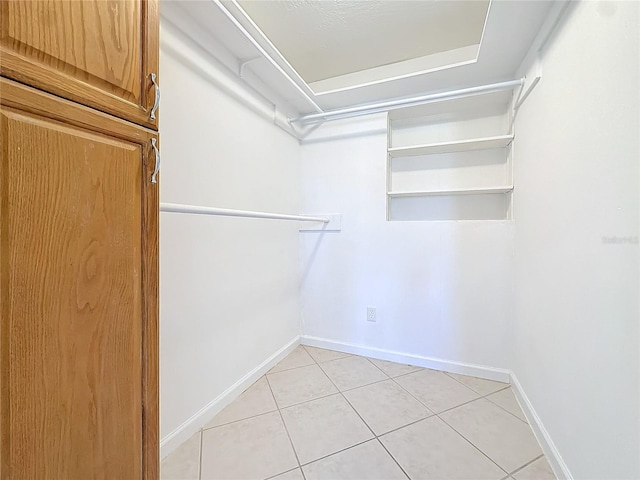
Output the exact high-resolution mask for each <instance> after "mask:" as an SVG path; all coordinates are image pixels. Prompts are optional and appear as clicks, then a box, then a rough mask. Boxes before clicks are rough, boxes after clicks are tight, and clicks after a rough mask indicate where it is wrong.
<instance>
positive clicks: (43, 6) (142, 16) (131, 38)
mask: <svg viewBox="0 0 640 480" xmlns="http://www.w3.org/2000/svg"><path fill="white" fill-rule="evenodd" d="M158 31H159V30H158V2H157V0H144V1H141V0H109V1H103V0H83V1H77V0H2V2H1V3H0V71H1V74H2V76H4V77H8V78H12V79H14V80H17V81H19V82H21V83H25V84H27V85H32V86H34V87H36V88H39V89H41V90H44V91H47V92H50V93H53V94H55V95H58V96H61V97H63V98H67V99H70V100H72V101H74V102H78V103H81V104H83V105H87V106H90V107H93V108H96V109H98V110H101V111H103V112H107V113H111V114H113V115H115V116H118V117H120V118H124V119H127V120H130V121H132V122H135V123H138V124H140V125H145V126H147V127H150V128H155V129H157V125H158V123H157V120H152V119H150V111H151V109H152V108H153V105H154V103H155V97H156V91H155V86H154V85H153V84H152V82H151V74H152V73H155V74H156V75H157V74H158Z"/></svg>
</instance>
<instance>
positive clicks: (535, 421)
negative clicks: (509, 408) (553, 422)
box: [511, 372, 573, 480]
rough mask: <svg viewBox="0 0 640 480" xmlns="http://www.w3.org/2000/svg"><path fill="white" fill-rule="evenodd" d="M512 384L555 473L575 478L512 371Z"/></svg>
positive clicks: (562, 477) (563, 478)
mask: <svg viewBox="0 0 640 480" xmlns="http://www.w3.org/2000/svg"><path fill="white" fill-rule="evenodd" d="M511 386H512V388H513V393H514V394H515V396H516V399H517V400H518V403H519V404H520V408H521V409H522V411H523V413H524V415H525V417H527V421H528V422H529V425H530V426H531V429H532V430H533V434H534V435H535V436H536V439H537V440H538V443H539V444H540V447H542V451H543V452H544V454H545V456H546V457H547V461H548V462H549V465H551V468H552V469H553V473H555V475H556V477H557V478H558V479H559V480H573V476H572V475H571V472H570V471H569V468H568V467H567V464H566V463H564V460H563V459H562V456H561V455H560V452H559V451H558V449H557V448H556V446H555V444H554V443H553V440H551V436H550V435H549V432H547V429H546V428H544V425H543V424H542V420H540V417H539V416H538V414H537V413H536V411H535V409H534V408H533V405H531V402H530V401H529V398H528V397H527V394H526V393H524V390H523V389H522V385H520V382H519V381H518V378H517V377H516V375H515V374H514V373H513V372H511Z"/></svg>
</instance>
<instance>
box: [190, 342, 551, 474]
mask: <svg viewBox="0 0 640 480" xmlns="http://www.w3.org/2000/svg"><path fill="white" fill-rule="evenodd" d="M300 346H301V347H302V348H303V350H304V351H305V352H306V353H307V355H308V356H309V357H310V358H311V360H313V362H314V363H312V364H308V365H300V366H297V367H292V368H288V369H284V370H280V371H277V372H273V373H270V372H267V373H266V374H264V378H265V380H266V381H267V385H268V387H269V391H270V393H271V396H272V398H273V400H274V403H275V406H276V410H272V411H269V412H264V413H261V414H258V415H253V416H250V417H246V418H242V419H239V420H234V421H232V422H227V423H225V424H221V425H216V426H214V427H210V428H206V429H205V428H202V429H201V430H200V432H199V434H200V450H199V454H200V456H199V471H198V478H199V479H201V478H202V460H203V440H204V432H205V431H206V430H209V429H212V428H217V427H221V426H225V425H230V424H232V423H237V422H240V421H243V420H248V419H251V418H256V417H259V416H262V415H266V414H268V413H273V412H275V411H278V414H279V415H280V419H281V421H282V423H283V425H284V427H285V432H286V433H287V437H288V439H289V443H290V445H291V447H292V449H293V452H294V455H295V457H296V461H297V463H298V466H297V467H295V468H292V469H290V470H287V471H285V472H281V473H278V474H276V475H274V476H272V477H268V478H273V477H275V476H278V475H282V474H285V473H289V472H292V471H293V470H296V469H300V471H301V474H302V477H303V479H305V480H306V476H305V474H304V471H303V470H302V467H303V464H302V463H301V462H300V459H299V457H298V453H297V451H296V449H295V446H294V445H293V440H292V439H291V435H290V433H289V430H288V428H287V425H286V423H285V421H284V417H283V415H282V410H283V409H286V408H290V407H294V406H298V405H302V404H305V403H309V402H312V401H315V400H320V399H322V398H327V397H330V396H333V395H337V394H340V395H341V396H342V398H343V399H344V400H345V401H346V402H347V404H348V405H349V406H350V407H351V409H352V410H353V411H354V412H355V413H356V415H357V416H358V417H359V418H360V420H361V421H362V422H363V423H364V425H365V426H366V427H367V428H368V429H369V431H370V432H371V434H372V435H373V438H370V439H367V440H365V441H363V442H359V443H356V444H354V445H351V446H349V447H346V448H343V449H341V450H338V451H336V452H333V453H330V454H328V455H325V456H322V457H319V458H317V459H314V460H312V461H310V462H307V463H305V464H304V466H307V465H309V464H311V463H314V462H317V461H319V460H322V459H325V458H328V457H330V456H333V455H336V454H338V453H341V452H344V451H346V450H349V449H352V448H354V447H357V446H359V445H362V444H364V443H367V442H369V441H372V440H377V441H378V443H379V444H380V445H381V446H382V448H383V449H384V450H385V451H386V452H387V454H388V455H389V456H390V457H391V458H392V459H393V461H394V462H395V463H396V465H397V466H398V467H399V468H400V469H401V471H402V472H403V473H404V474H405V475H406V476H407V478H409V479H410V478H411V477H410V476H409V475H408V474H407V472H406V471H405V470H404V468H403V467H402V466H401V465H400V464H399V463H398V461H397V460H396V459H395V457H394V456H393V455H392V454H391V452H389V450H388V449H387V448H386V447H385V446H384V444H383V443H382V441H381V440H380V437H381V436H384V435H387V434H389V433H393V432H396V431H398V430H401V429H403V428H406V427H408V426H410V425H414V424H416V423H418V422H421V421H423V420H426V419H428V418H431V417H433V416H435V417H437V418H438V419H439V420H441V421H442V422H444V423H445V425H447V426H448V427H449V428H451V429H452V430H453V431H454V432H456V433H457V434H458V435H459V436H461V437H462V438H463V439H464V440H465V441H466V442H467V443H469V444H470V445H471V446H472V447H474V449H476V450H478V451H479V452H480V453H481V454H482V455H483V456H485V457H486V458H487V459H488V460H490V461H491V462H492V463H494V464H495V465H496V466H497V467H498V468H499V469H500V470H502V471H505V470H504V469H503V468H502V467H500V465H498V464H497V463H496V462H495V461H494V460H493V459H492V458H491V457H489V456H488V455H487V454H485V453H484V452H483V451H482V450H481V449H480V448H478V447H477V446H476V445H475V444H473V442H471V441H470V440H469V439H467V438H466V437H465V436H464V435H462V434H461V433H460V432H458V431H457V430H456V429H455V428H454V427H452V426H451V425H449V423H447V422H446V420H444V419H443V418H442V417H440V415H441V414H443V413H446V412H449V411H451V410H454V409H456V408H459V407H462V406H464V405H468V404H470V403H472V402H475V401H477V400H480V399H486V400H488V401H489V402H490V403H491V404H492V405H495V406H497V407H498V408H500V409H501V410H503V411H505V412H507V413H508V414H509V415H511V416H513V417H515V418H517V419H518V420H520V421H521V422H523V423H524V424H525V425H527V426H528V427H529V428H531V426H530V425H529V424H528V423H527V422H524V421H523V420H522V419H521V418H519V417H518V416H517V415H515V414H513V413H511V412H509V411H508V410H507V409H506V408H504V407H502V406H501V405H498V404H497V403H495V402H493V401H492V400H490V399H488V398H487V397H489V396H491V395H494V394H496V393H499V392H502V391H504V390H507V389H510V388H512V386H511V385H508V384H507V385H506V386H505V387H504V388H501V389H499V390H496V391H494V392H490V393H488V394H486V395H482V394H481V393H480V392H477V391H475V390H474V389H473V388H471V387H469V386H467V385H465V384H464V383H462V382H460V381H459V380H457V379H456V378H454V377H452V376H451V375H449V374H448V372H444V371H439V370H433V371H435V372H441V373H443V374H444V375H446V376H447V377H448V378H450V379H452V380H454V381H456V382H457V383H459V384H460V385H462V386H464V387H465V388H467V389H468V390H470V391H472V392H473V393H475V394H476V395H480V396H479V397H478V398H475V399H472V400H470V401H468V402H464V403H462V404H460V405H456V406H454V407H451V408H448V409H446V410H443V411H442V412H438V413H436V412H434V411H432V410H431V409H430V408H429V407H428V406H427V405H426V404H425V403H424V402H422V401H421V400H420V399H418V398H417V397H416V396H415V395H413V394H412V393H411V392H409V391H408V390H407V389H406V388H404V387H403V386H402V385H401V384H400V383H398V382H397V381H396V379H397V378H400V377H404V376H407V375H411V374H414V373H417V372H420V371H422V370H432V369H428V368H424V367H416V368H417V370H415V371H413V372H408V373H403V374H401V375H396V376H394V377H392V376H391V375H389V374H387V373H386V372H384V371H383V370H382V369H381V368H380V367H379V366H378V365H376V364H375V363H374V362H373V361H371V359H369V358H368V357H366V356H362V355H354V354H345V356H343V357H339V358H334V359H331V360H327V361H324V362H319V361H318V360H316V358H314V357H313V355H312V354H311V353H309V351H308V350H307V348H306V347H307V346H306V345H303V344H300ZM341 353H342V352H341ZM349 357H360V358H364V359H366V360H367V361H368V362H369V364H371V365H373V366H374V367H375V368H376V369H377V370H379V371H380V372H381V373H382V374H383V375H384V376H385V377H386V378H385V379H383V380H378V381H375V382H372V383H368V384H364V385H359V386H357V387H353V388H349V389H345V390H341V389H340V388H338V386H337V385H336V384H335V382H334V381H333V380H332V379H331V378H330V377H329V375H328V374H327V373H326V371H325V370H324V369H323V368H322V365H321V364H323V363H330V362H333V361H337V360H341V359H344V358H349ZM394 363H395V362H394ZM314 364H315V365H317V366H318V367H320V371H321V372H322V373H323V374H324V376H325V377H326V378H327V379H328V380H329V382H330V383H331V384H332V385H333V386H334V387H335V388H336V390H337V391H336V392H334V393H331V394H328V395H323V396H321V397H318V398H313V399H311V400H305V401H303V402H299V403H296V404H292V405H287V406H286V407H284V406H283V407H281V406H280V405H279V404H278V402H277V400H276V398H275V395H274V393H273V389H272V387H271V384H270V382H269V379H268V377H267V375H271V374H278V373H282V372H287V371H291V370H295V369H298V368H304V367H309V366H312V365H314ZM473 378H476V377H473ZM387 380H391V381H393V382H394V383H395V384H396V385H397V386H398V387H400V388H401V389H402V390H403V391H405V392H406V393H407V394H408V395H409V396H411V397H412V398H414V399H415V400H416V401H417V402H418V403H419V404H420V405H422V406H424V407H425V408H426V409H427V410H428V411H429V412H430V413H431V415H429V416H427V417H424V418H421V419H419V420H416V421H414V422H411V423H408V424H406V425H402V426H400V427H397V428H395V429H393V430H389V431H387V432H384V433H382V434H380V435H377V434H376V433H375V432H374V431H373V429H372V428H371V427H370V426H369V424H368V423H367V422H366V421H365V420H364V419H363V418H362V416H361V415H360V413H359V412H358V411H357V410H356V409H355V407H354V406H353V405H352V404H351V402H349V400H348V399H347V397H346V396H345V394H344V393H345V392H349V391H352V390H356V389H359V388H364V387H367V386H371V385H375V384H378V383H382V382H386V381H387ZM254 384H255V382H254ZM249 388H250V387H249ZM543 457H544V454H542V455H539V456H538V457H536V458H534V459H533V460H530V461H529V462H527V463H525V464H524V465H522V466H520V467H518V468H516V469H515V470H513V471H512V472H510V473H508V472H506V471H505V473H506V476H505V477H504V478H503V480H504V479H507V478H509V477H510V476H511V475H513V474H514V473H516V472H519V471H521V470H522V469H524V468H526V467H527V466H529V465H530V464H532V463H533V462H535V461H537V460H539V459H540V458H543Z"/></svg>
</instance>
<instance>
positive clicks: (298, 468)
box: [263, 466, 504, 480]
mask: <svg viewBox="0 0 640 480" xmlns="http://www.w3.org/2000/svg"><path fill="white" fill-rule="evenodd" d="M295 470H300V471H302V468H300V466H297V467H295V468H292V469H290V470H287V471H285V472H281V473H276V474H275V475H271V476H270V477H266V478H264V479H263V480H271V479H273V478H276V477H279V476H280V475H286V474H287V473H291V472H293V471H295ZM302 478H304V474H303V476H302ZM502 480H504V479H502Z"/></svg>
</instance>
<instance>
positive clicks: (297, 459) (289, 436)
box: [264, 375, 306, 480]
mask: <svg viewBox="0 0 640 480" xmlns="http://www.w3.org/2000/svg"><path fill="white" fill-rule="evenodd" d="M264 378H265V380H266V381H267V385H268V386H269V391H270V392H271V396H272V397H273V401H274V402H275V404H276V408H277V409H278V415H280V421H281V422H282V426H283V427H284V431H285V432H286V434H287V438H288V439H289V444H290V445H291V450H293V454H294V455H295V457H296V462H298V468H299V469H300V471H301V472H302V466H301V465H300V458H299V457H298V452H297V451H296V447H295V446H294V445H293V440H292V439H291V434H290V433H289V429H288V428H287V424H286V422H285V421H284V417H283V416H282V411H281V410H280V407H279V406H278V401H277V400H276V396H275V395H274V393H273V389H272V388H271V383H269V379H268V378H267V376H266V375H265V376H264ZM283 473H284V472H283ZM302 478H303V479H305V480H306V477H305V476H304V472H302Z"/></svg>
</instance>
